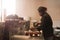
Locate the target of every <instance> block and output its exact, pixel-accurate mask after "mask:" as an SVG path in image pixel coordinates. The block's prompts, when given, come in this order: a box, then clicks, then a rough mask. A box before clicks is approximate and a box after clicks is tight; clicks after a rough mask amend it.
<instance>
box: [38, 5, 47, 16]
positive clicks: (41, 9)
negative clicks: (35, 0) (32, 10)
mask: <svg viewBox="0 0 60 40" xmlns="http://www.w3.org/2000/svg"><path fill="white" fill-rule="evenodd" d="M46 11H47V8H46V7H43V6H40V7H39V8H38V12H39V14H40V15H43V14H44V12H46Z"/></svg>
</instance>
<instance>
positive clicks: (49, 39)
mask: <svg viewBox="0 0 60 40" xmlns="http://www.w3.org/2000/svg"><path fill="white" fill-rule="evenodd" d="M46 11H47V8H46V7H43V6H41V7H39V8H38V12H39V15H40V16H41V17H42V18H41V23H40V26H39V27H38V28H37V29H41V30H42V32H43V37H44V40H53V27H52V26H53V22H52V19H51V17H50V15H49V14H48V13H47V12H46Z"/></svg>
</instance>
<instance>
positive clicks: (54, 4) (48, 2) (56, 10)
mask: <svg viewBox="0 0 60 40" xmlns="http://www.w3.org/2000/svg"><path fill="white" fill-rule="evenodd" d="M16 3H17V4H16V14H17V15H19V16H20V17H24V18H31V19H32V20H37V21H39V20H40V16H39V14H38V13H39V12H38V11H37V9H38V7H39V6H45V7H47V8H48V11H47V12H48V13H49V14H50V15H51V17H52V20H53V26H54V27H56V26H60V21H59V20H60V0H16Z"/></svg>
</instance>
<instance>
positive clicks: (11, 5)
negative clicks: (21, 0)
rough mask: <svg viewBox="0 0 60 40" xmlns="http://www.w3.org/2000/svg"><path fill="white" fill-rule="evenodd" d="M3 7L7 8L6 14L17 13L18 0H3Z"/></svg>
mask: <svg viewBox="0 0 60 40" xmlns="http://www.w3.org/2000/svg"><path fill="white" fill-rule="evenodd" d="M2 8H3V9H5V10H6V16H8V15H11V14H15V12H16V0H2Z"/></svg>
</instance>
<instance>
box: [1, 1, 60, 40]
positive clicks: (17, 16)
mask: <svg viewBox="0 0 60 40" xmlns="http://www.w3.org/2000/svg"><path fill="white" fill-rule="evenodd" d="M39 6H45V7H47V9H48V11H47V12H48V13H49V14H50V16H51V18H52V20H53V28H54V34H55V35H58V37H59V35H60V0H0V38H1V40H2V37H3V34H4V31H5V30H4V28H5V25H6V26H7V27H8V29H9V34H8V35H9V37H10V36H12V35H13V36H14V35H15V36H16V35H18V36H19V35H30V36H32V35H31V34H35V33H37V34H38V36H39V35H40V33H39V32H37V30H36V29H34V27H35V26H34V25H33V24H34V23H40V22H41V21H40V19H41V17H40V16H39V14H38V13H39V12H38V11H37V9H38V7H39ZM31 28H32V29H31ZM31 31H32V32H31ZM41 35H42V32H41ZM41 35H40V36H41ZM19 37H20V36H19ZM23 38H24V37H23ZM12 39H13V38H12ZM12 39H11V40H12ZM32 39H34V38H32ZM38 39H39V38H38ZM42 39H43V38H42ZM14 40H15V39H14Z"/></svg>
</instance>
